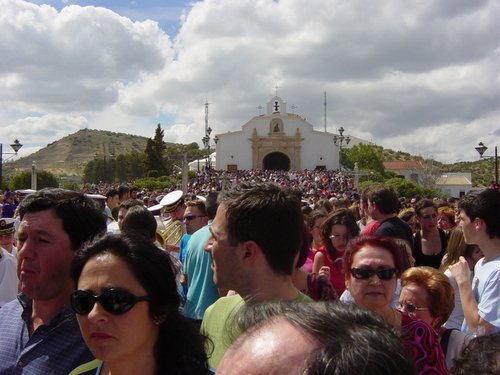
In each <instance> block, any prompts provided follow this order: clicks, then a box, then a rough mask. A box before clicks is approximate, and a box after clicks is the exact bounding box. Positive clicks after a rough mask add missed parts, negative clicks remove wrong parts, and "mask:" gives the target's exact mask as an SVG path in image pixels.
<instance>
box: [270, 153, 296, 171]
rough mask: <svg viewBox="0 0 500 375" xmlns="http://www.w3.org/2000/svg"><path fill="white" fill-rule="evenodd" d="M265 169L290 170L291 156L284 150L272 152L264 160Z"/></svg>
mask: <svg viewBox="0 0 500 375" xmlns="http://www.w3.org/2000/svg"><path fill="white" fill-rule="evenodd" d="M263 167H264V168H263V169H265V170H273V171H288V170H290V158H289V157H288V156H286V155H285V154H284V153H282V152H271V153H270V154H267V155H266V157H265V158H264V160H263Z"/></svg>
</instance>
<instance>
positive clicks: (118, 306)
mask: <svg viewBox="0 0 500 375" xmlns="http://www.w3.org/2000/svg"><path fill="white" fill-rule="evenodd" d="M148 299H149V298H148V296H143V297H137V296H134V295H133V294H132V293H130V292H127V291H126V290H123V289H113V288H111V289H106V290H105V291H104V292H102V294H101V295H100V296H96V295H95V294H94V293H92V292H91V291H89V290H76V291H74V292H73V293H71V297H70V303H71V307H72V308H73V311H74V312H75V313H77V314H79V315H87V314H88V313H89V312H91V311H92V309H93V308H94V305H95V303H96V302H99V303H100V305H101V306H102V307H103V308H104V310H106V311H107V312H109V313H111V314H114V315H121V314H125V313H126V312H127V311H129V310H130V309H131V308H132V307H134V305H135V304H136V303H137V302H140V301H147V300H148Z"/></svg>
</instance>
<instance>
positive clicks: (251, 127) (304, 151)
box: [215, 96, 366, 171]
mask: <svg viewBox="0 0 500 375" xmlns="http://www.w3.org/2000/svg"><path fill="white" fill-rule="evenodd" d="M334 135H335V134H333V133H329V132H325V131H318V130H314V128H313V126H312V125H311V124H310V123H308V122H307V121H306V120H305V118H303V117H301V116H299V115H297V114H295V113H288V112H287V107H286V102H285V101H283V100H282V99H281V98H280V97H279V96H275V97H274V98H272V99H271V100H270V101H269V102H268V103H267V107H266V113H264V114H261V115H258V116H255V117H253V118H252V119H250V121H248V122H247V123H246V124H244V125H243V126H242V127H241V130H239V131H234V132H227V133H222V134H217V138H218V141H217V145H216V154H217V160H216V163H215V168H216V169H223V170H229V171H235V170H246V169H273V170H305V169H309V170H311V169H316V168H323V169H338V168H339V151H340V150H339V145H335V144H334V142H333V137H334ZM346 137H347V135H346ZM349 138H350V143H349V146H352V145H356V144H358V143H362V142H363V143H366V142H364V141H363V140H361V139H359V138H356V137H352V136H349ZM343 147H347V145H346V142H345V141H344V143H343Z"/></svg>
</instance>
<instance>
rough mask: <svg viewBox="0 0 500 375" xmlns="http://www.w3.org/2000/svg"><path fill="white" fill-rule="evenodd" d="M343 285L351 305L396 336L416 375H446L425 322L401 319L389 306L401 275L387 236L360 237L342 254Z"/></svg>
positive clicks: (395, 250) (434, 338) (399, 261)
mask: <svg viewBox="0 0 500 375" xmlns="http://www.w3.org/2000/svg"><path fill="white" fill-rule="evenodd" d="M343 265H344V274H345V285H346V288H347V289H348V290H349V292H350V294H351V296H352V298H353V300H354V303H356V305H358V306H361V307H364V308H366V309H369V310H371V311H373V312H374V313H375V314H377V315H379V316H380V317H381V318H382V319H384V320H385V321H386V322H387V323H388V324H389V325H390V326H392V327H393V328H394V329H395V330H396V332H397V333H398V335H399V337H400V339H401V344H402V345H403V346H404V347H405V348H406V349H407V350H408V352H409V354H411V355H412V356H413V359H414V360H415V365H416V367H417V370H418V373H419V374H428V373H432V374H446V373H447V370H446V365H445V362H444V356H443V352H442V350H441V348H440V347H439V339H438V337H437V335H436V333H435V332H434V331H433V330H432V328H431V327H429V326H428V325H427V324H426V323H424V322H422V321H420V320H416V319H411V318H409V317H407V316H404V315H402V314H401V312H399V311H398V310H396V309H395V308H393V307H392V306H391V304H390V301H391V297H392V296H393V294H394V291H395V289H396V284H397V278H398V277H399V276H400V275H401V271H402V268H403V262H402V259H401V250H400V249H399V248H398V245H397V244H396V243H395V242H394V240H392V239H390V238H388V237H379V236H373V235H361V236H359V237H356V238H354V239H352V240H351V241H350V242H349V244H348V245H347V248H346V250H345V253H344V261H343Z"/></svg>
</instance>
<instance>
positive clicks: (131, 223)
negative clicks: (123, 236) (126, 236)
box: [121, 206, 158, 241]
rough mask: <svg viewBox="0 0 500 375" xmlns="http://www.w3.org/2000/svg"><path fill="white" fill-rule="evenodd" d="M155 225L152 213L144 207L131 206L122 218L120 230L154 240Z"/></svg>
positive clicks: (156, 224)
mask: <svg viewBox="0 0 500 375" xmlns="http://www.w3.org/2000/svg"><path fill="white" fill-rule="evenodd" d="M157 226H158V223H157V222H156V219H155V217H154V215H153V214H152V213H151V212H150V211H148V209H147V208H146V207H144V206H132V207H131V208H130V209H129V210H128V211H127V214H126V215H125V218H124V219H123V222H122V227H121V231H122V232H123V233H135V234H137V235H142V236H146V237H148V238H149V239H151V240H153V241H154V240H155V238H156V228H157Z"/></svg>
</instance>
